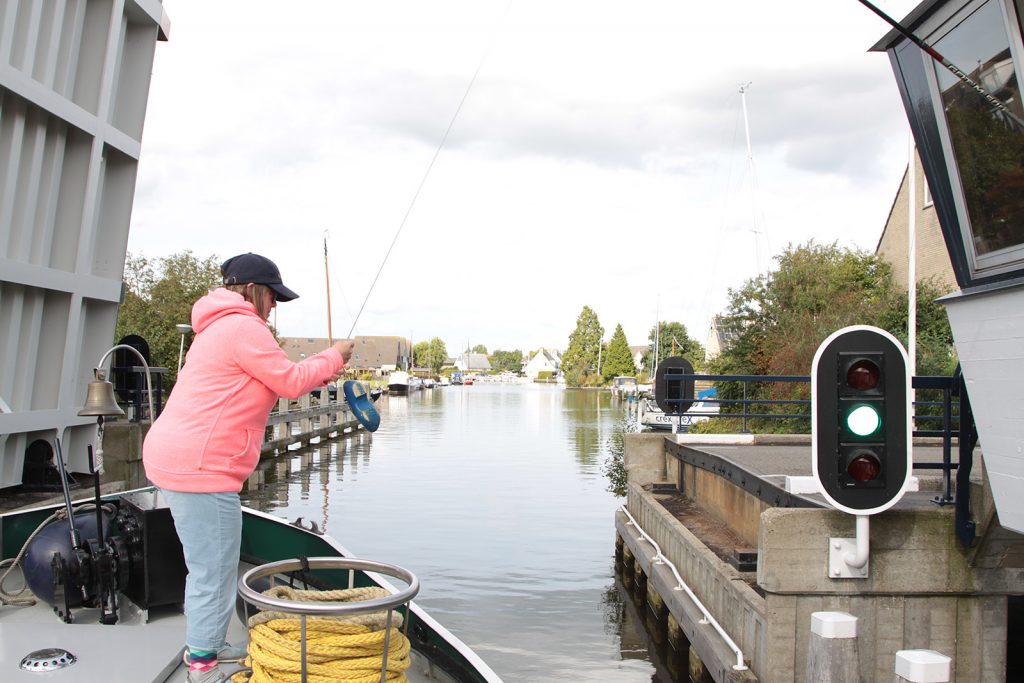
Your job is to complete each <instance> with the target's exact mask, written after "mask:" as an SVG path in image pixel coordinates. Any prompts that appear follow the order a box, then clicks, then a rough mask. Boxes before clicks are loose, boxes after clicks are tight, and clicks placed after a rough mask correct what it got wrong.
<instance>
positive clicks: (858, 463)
mask: <svg viewBox="0 0 1024 683" xmlns="http://www.w3.org/2000/svg"><path fill="white" fill-rule="evenodd" d="M846 473H847V474H849V475H850V478H852V479H853V480H854V481H874V480H875V479H878V475H880V474H881V473H882V463H880V462H879V461H878V458H877V457H875V455H874V454H872V453H861V454H860V455H858V456H857V457H855V458H854V459H853V460H851V461H850V464H849V465H847V466H846Z"/></svg>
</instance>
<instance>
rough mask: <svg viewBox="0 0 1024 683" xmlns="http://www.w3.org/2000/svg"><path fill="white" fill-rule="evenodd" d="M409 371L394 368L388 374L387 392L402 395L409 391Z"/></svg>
mask: <svg viewBox="0 0 1024 683" xmlns="http://www.w3.org/2000/svg"><path fill="white" fill-rule="evenodd" d="M409 384H410V381H409V373H408V372H406V371H405V370H395V371H394V372H392V373H391V374H390V375H388V393H389V394H398V395H399V396H404V395H405V394H408V393H409Z"/></svg>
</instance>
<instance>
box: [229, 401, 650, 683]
mask: <svg viewBox="0 0 1024 683" xmlns="http://www.w3.org/2000/svg"><path fill="white" fill-rule="evenodd" d="M379 409H380V412H381V427H380V429H379V430H378V431H377V432H376V433H374V434H372V435H369V434H365V433H363V434H360V435H358V436H355V437H352V438H348V439H340V440H337V441H334V442H331V443H328V444H325V445H323V446H314V447H312V448H308V449H303V450H301V451H296V452H293V453H292V454H291V455H290V456H284V457H280V458H277V459H276V460H274V461H272V462H266V463H263V465H262V466H261V471H260V474H258V475H257V476H256V477H254V480H253V484H252V486H251V487H250V490H249V491H243V493H242V495H243V501H244V502H246V503H247V504H249V505H251V506H253V507H257V508H259V509H262V510H264V511H266V512H271V513H273V514H276V515H279V516H283V517H286V518H288V519H289V520H293V519H295V518H296V517H300V516H301V517H303V518H305V520H307V521H309V520H312V521H315V522H316V523H317V524H318V525H320V526H321V527H326V529H327V531H328V532H329V533H331V535H333V536H334V537H335V538H337V539H338V540H339V541H340V542H341V543H342V544H343V545H345V546H346V547H347V548H348V549H349V550H350V551H352V552H353V553H354V554H356V555H358V556H361V557H365V558H369V559H375V560H380V561H384V562H390V563H394V564H398V565H401V566H403V567H406V568H407V569H409V570H410V571H412V572H413V573H415V574H416V575H417V576H418V577H419V579H420V582H421V584H422V588H421V591H420V594H419V597H418V598H417V602H419V603H420V604H421V605H422V606H423V607H425V608H426V609H427V610H428V611H429V612H430V613H431V615H432V616H433V617H434V618H436V619H437V620H438V621H440V622H441V623H442V624H444V625H445V626H446V627H447V628H448V629H449V630H451V631H452V632H453V633H455V634H456V635H458V636H459V637H460V638H461V639H462V640H463V641H465V642H466V643H467V644H469V645H470V646H471V647H472V648H473V649H474V650H476V652H477V653H478V654H479V655H480V656H481V657H483V658H484V660H485V661H487V663H488V664H489V665H490V666H491V667H492V668H493V669H494V670H495V671H496V672H497V673H498V674H499V675H500V676H502V678H504V679H505V680H506V681H508V682H509V683H514V682H517V681H602V682H610V683H612V682H620V681H621V682H627V681H644V682H647V681H651V680H652V678H653V679H654V680H660V679H661V678H662V676H661V674H660V673H659V672H657V671H656V669H655V666H654V665H653V664H652V663H651V661H650V656H649V654H648V652H647V649H648V644H647V643H645V642H641V641H642V640H643V639H642V638H640V637H639V636H637V635H636V633H635V632H634V631H635V629H626V630H627V632H628V633H627V635H626V637H625V638H623V636H622V633H623V624H624V622H626V621H628V616H627V615H626V611H625V607H626V605H625V604H624V603H625V601H626V598H624V597H623V593H622V591H621V590H620V589H618V588H616V582H615V577H614V543H615V528H614V511H615V509H616V508H617V507H619V506H620V505H621V504H622V502H623V501H622V500H621V499H618V498H616V497H615V496H614V495H613V494H611V493H610V492H609V491H608V490H607V488H608V479H607V478H606V476H605V475H604V473H603V471H602V470H603V468H604V467H605V466H606V462H607V460H608V458H609V455H610V449H611V448H612V447H613V444H614V441H615V440H614V438H613V437H614V435H615V433H616V430H618V431H620V432H621V430H622V429H623V428H624V426H625V424H626V413H625V410H624V408H623V407H622V406H621V404H619V403H616V402H613V401H612V400H611V397H610V395H609V394H608V393H607V392H597V391H584V390H566V389H562V388H558V387H556V386H553V385H529V384H527V385H517V384H497V383H493V384H490V383H477V384H475V385H473V386H468V387H467V386H453V387H445V388H437V389H433V390H427V391H423V392H419V393H417V394H414V395H412V396H408V397H405V396H392V397H385V398H382V399H381V401H380V403H379ZM625 428H628V427H625Z"/></svg>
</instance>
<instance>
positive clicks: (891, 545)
mask: <svg viewBox="0 0 1024 683" xmlns="http://www.w3.org/2000/svg"><path fill="white" fill-rule="evenodd" d="M630 437H634V438H630ZM665 444H666V440H665V437H664V436H663V435H657V434H641V435H627V439H626V457H625V462H626V468H627V472H628V476H629V486H628V497H627V506H626V507H627V509H628V510H629V512H630V514H632V515H633V516H634V518H635V519H636V520H637V523H638V524H639V526H640V527H641V528H643V529H644V531H645V532H646V533H647V534H649V535H650V536H651V537H652V538H653V539H654V541H655V542H656V543H657V544H658V545H659V546H660V548H661V552H662V553H663V554H664V556H665V557H666V558H667V559H668V560H669V561H670V562H672V563H673V564H674V565H675V566H676V568H677V569H678V571H679V573H680V575H681V576H682V577H683V579H684V581H686V582H687V583H688V584H689V585H690V587H691V589H692V590H693V591H694V593H695V594H696V595H697V596H698V598H699V599H700V600H701V601H702V602H703V603H704V604H705V605H706V606H707V608H708V609H709V611H710V612H711V614H712V615H713V616H714V618H715V619H716V620H718V622H719V623H720V624H721V625H722V626H723V628H724V629H725V630H726V632H727V633H728V634H729V635H730V636H731V637H732V638H733V639H734V640H735V641H736V643H737V645H738V646H739V647H740V648H741V649H742V651H743V654H744V657H745V658H746V659H747V660H748V665H749V667H750V674H749V675H750V676H756V678H757V680H761V681H770V682H776V681H778V682H782V683H790V682H796V683H804V681H808V680H809V679H808V672H807V667H808V661H809V660H808V652H809V646H810V645H811V640H812V633H811V615H812V614H813V613H815V612H823V611H835V612H846V613H849V614H851V615H853V616H855V617H856V618H857V619H858V628H857V643H856V651H857V657H858V664H859V669H860V679H861V680H864V681H874V680H878V681H889V680H893V679H894V671H895V662H896V653H897V652H898V651H903V650H935V651H938V652H940V653H942V654H944V655H946V656H949V657H951V658H952V674H953V678H952V680H956V681H960V682H967V681H978V682H979V683H981V682H988V681H1001V680H1005V679H1006V642H1007V610H1008V600H1007V595H1013V594H1019V593H1021V592H1022V591H1024V569H1022V568H1021V567H1020V566H1019V565H1021V564H1022V563H1021V562H1016V561H1014V558H1016V557H1017V554H1019V553H1017V549H1019V543H1018V544H1017V545H1012V544H1010V543H1009V542H1007V541H1006V539H1002V537H1000V536H999V535H998V534H996V535H995V536H992V534H988V535H989V536H992V538H983V539H982V540H981V542H980V543H978V544H976V547H974V548H972V549H965V548H963V547H962V546H961V545H960V543H959V542H958V541H957V538H956V534H955V532H954V511H953V509H952V507H951V506H950V507H940V506H936V505H934V504H932V503H931V502H930V500H929V499H928V497H927V495H925V496H923V497H921V499H920V500H917V501H916V502H915V501H910V500H905V501H903V502H901V503H900V505H899V506H897V507H896V508H893V509H891V510H888V511H886V512H885V513H883V514H881V515H876V516H874V517H872V518H871V523H870V554H869V564H868V569H869V572H868V577H867V578H865V579H833V578H830V577H829V575H828V572H829V539H830V538H854V537H855V536H856V532H855V518H854V517H853V516H851V515H847V514H845V513H841V512H838V511H835V510H832V509H830V508H795V507H791V508H782V507H771V506H769V505H767V504H764V503H763V502H762V501H761V500H760V499H759V498H758V497H757V496H753V495H751V494H750V493H748V492H746V491H742V490H741V489H740V487H739V486H737V485H736V484H734V483H732V482H730V481H728V480H727V479H726V478H725V477H722V476H718V475H717V474H716V473H715V472H714V471H710V470H708V469H703V468H701V467H700V466H699V463H698V464H695V465H690V464H686V463H681V462H679V460H678V459H676V458H674V457H672V456H671V454H670V453H666V452H665V450H666V449H665ZM659 451H660V457H659ZM666 480H667V481H669V482H671V483H674V484H676V486H678V487H679V489H680V490H681V491H682V492H683V493H684V494H685V495H686V496H687V497H689V498H690V500H691V501H692V502H695V503H696V504H697V507H698V514H706V515H707V516H708V518H709V519H710V520H711V521H712V523H718V522H721V523H722V524H725V525H726V526H728V527H729V528H731V529H733V530H734V531H737V533H738V534H739V535H740V536H742V537H747V536H748V534H749V533H750V521H751V519H757V533H756V546H757V549H758V571H757V574H756V588H757V590H758V591H760V592H761V594H758V592H757V591H755V590H753V589H752V588H751V587H750V586H748V585H747V584H746V583H745V582H744V580H743V579H744V578H745V577H744V576H743V575H740V574H739V573H738V572H736V570H735V569H734V568H733V567H732V566H730V565H729V564H727V563H726V562H724V561H723V560H722V559H720V558H719V557H718V556H717V555H716V554H715V553H714V552H712V551H711V550H709V548H708V547H707V546H706V545H705V544H704V543H703V542H702V541H701V539H700V538H698V537H697V536H696V535H695V534H694V533H692V532H691V530H690V529H688V528H687V527H686V526H684V525H683V523H681V522H680V521H679V520H678V519H677V518H676V517H675V516H674V515H673V514H672V513H671V512H669V511H668V510H667V509H666V508H665V507H664V506H663V505H662V503H661V500H662V499H665V500H667V498H666V497H665V496H662V495H661V494H660V493H654V492H652V491H651V489H652V486H651V484H653V483H655V482H664V481H666ZM730 488H732V489H735V490H734V491H733V490H730ZM748 488H749V487H748ZM748 498H749V500H748ZM987 506H988V502H987V501H986V499H985V498H984V497H983V496H978V498H977V499H976V501H975V504H974V505H972V509H973V512H974V516H975V517H976V518H977V519H979V521H980V522H982V525H981V526H979V528H984V527H985V526H989V525H990V526H992V527H993V528H995V529H996V531H998V522H997V521H996V520H988V521H987V522H986V521H985V520H987V519H988V517H989V515H986V514H985V510H986V509H987ZM758 508H761V509H763V512H760V514H757V510H758ZM616 527H617V530H618V532H619V534H620V535H621V536H622V538H623V542H624V543H625V544H627V545H628V546H630V548H631V551H632V552H633V554H634V555H636V557H637V560H638V561H641V562H642V561H643V558H644V556H645V554H646V557H647V558H648V559H647V565H646V566H645V567H644V571H645V572H649V573H650V585H651V586H654V588H655V589H656V590H658V591H659V593H660V597H661V599H663V600H664V602H665V603H666V605H667V606H668V607H669V609H670V612H671V613H672V615H673V617H674V618H675V619H676V620H678V621H679V623H680V625H681V626H682V628H683V630H684V632H685V633H686V634H687V637H688V638H690V640H691V646H692V648H693V650H694V651H696V652H697V654H698V655H699V656H700V657H701V659H702V660H704V661H705V664H706V666H707V668H708V671H709V673H710V674H711V675H712V677H713V678H714V679H715V680H716V681H724V680H737V675H736V672H733V671H731V664H732V663H733V662H734V659H730V658H731V657H732V658H734V654H733V653H732V651H731V650H730V649H729V648H727V647H725V646H724V645H723V643H722V639H721V638H720V637H719V636H717V635H716V634H714V633H712V632H711V631H710V630H709V629H708V627H707V626H704V625H700V624H698V623H695V622H696V621H698V620H699V615H698V616H697V617H694V616H693V615H694V612H693V611H692V609H691V608H689V607H688V601H687V600H686V599H685V595H683V596H682V597H680V595H681V592H680V591H676V590H674V585H675V579H674V577H672V576H671V575H670V574H669V573H668V570H667V569H663V568H662V567H660V566H659V565H658V564H657V563H656V562H652V561H651V560H650V558H651V556H653V554H654V552H655V551H654V550H653V548H652V546H651V544H650V543H648V542H646V541H645V540H643V539H642V538H641V537H640V535H639V534H638V533H636V532H635V531H633V530H632V529H631V526H630V525H629V524H628V520H627V519H626V518H625V516H624V515H623V514H622V513H619V514H618V515H617V516H616ZM1017 540H1018V541H1019V539H1017ZM1015 553H1017V554H1015ZM1015 565H1016V566H1015ZM658 576H662V577H663V578H661V579H658V578H657V577H658ZM747 577H749V575H747Z"/></svg>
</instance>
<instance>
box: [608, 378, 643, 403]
mask: <svg viewBox="0 0 1024 683" xmlns="http://www.w3.org/2000/svg"><path fill="white" fill-rule="evenodd" d="M637 386H638V385H637V381H636V377H632V376H629V375H623V376H620V377H615V378H614V379H612V383H611V390H612V396H614V397H615V398H620V399H621V398H628V397H631V396H636V395H637Z"/></svg>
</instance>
